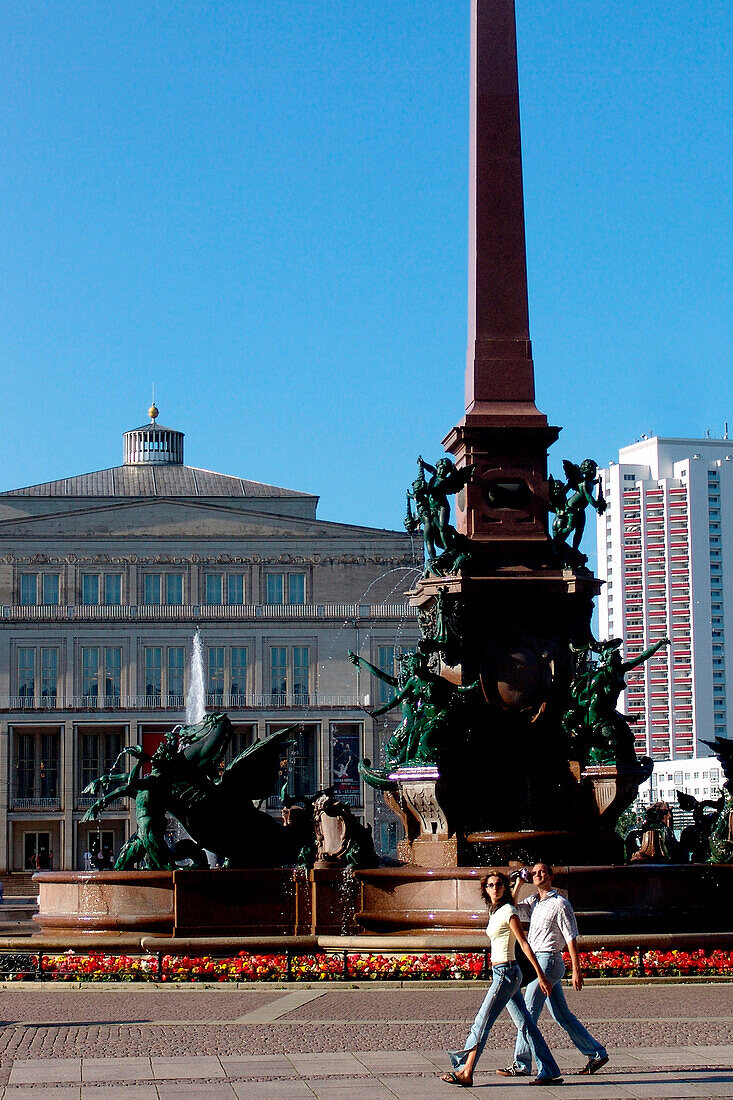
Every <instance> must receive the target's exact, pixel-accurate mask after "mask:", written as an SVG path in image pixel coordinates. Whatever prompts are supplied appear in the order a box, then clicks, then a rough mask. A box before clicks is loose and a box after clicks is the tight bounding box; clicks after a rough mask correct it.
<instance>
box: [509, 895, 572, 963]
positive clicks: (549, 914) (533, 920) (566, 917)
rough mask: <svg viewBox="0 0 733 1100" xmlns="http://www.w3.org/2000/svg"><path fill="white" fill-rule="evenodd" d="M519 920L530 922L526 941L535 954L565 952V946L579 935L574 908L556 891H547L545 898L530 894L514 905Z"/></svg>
mask: <svg viewBox="0 0 733 1100" xmlns="http://www.w3.org/2000/svg"><path fill="white" fill-rule="evenodd" d="M515 905H516V907H517V911H518V913H519V919H520V920H524V921H527V920H528V921H529V932H528V933H527V939H528V940H529V946H530V947H531V948H532V950H533V951H534V953H535V954H537V952H538V951H552V952H555V951H564V950H565V944H566V943H568V941H569V940H574V939H576V938H577V935H578V924H577V921H576V920H575V913H574V912H573V907H572V905H571V904H570V902H569V901H568V900H567V898H564V897H563V896H562V894H558V892H557V890H549V891H548V893H547V894H546V896H545V897H544V898H540V896H539V894H532V895H531V897H528V898H526V899H525V900H524V901H520V902H515Z"/></svg>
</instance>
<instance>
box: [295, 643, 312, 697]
mask: <svg viewBox="0 0 733 1100" xmlns="http://www.w3.org/2000/svg"><path fill="white" fill-rule="evenodd" d="M308 666H309V654H308V646H300V645H297V646H293V695H294V697H295V702H296V703H307V702H308V694H309V688H308V678H309V677H308V673H309V667H308Z"/></svg>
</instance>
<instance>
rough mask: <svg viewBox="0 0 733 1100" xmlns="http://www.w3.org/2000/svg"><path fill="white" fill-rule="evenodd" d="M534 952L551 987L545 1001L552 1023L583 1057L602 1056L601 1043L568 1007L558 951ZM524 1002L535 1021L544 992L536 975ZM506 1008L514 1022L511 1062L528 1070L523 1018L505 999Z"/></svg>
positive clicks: (529, 1060)
mask: <svg viewBox="0 0 733 1100" xmlns="http://www.w3.org/2000/svg"><path fill="white" fill-rule="evenodd" d="M535 954H536V955H537V961H538V963H539V964H540V966H541V967H542V969H543V970H544V972H545V977H546V978H547V980H548V982H549V983H550V985H551V986H552V990H551V992H550V996H549V998H547V1001H548V1008H549V1009H550V1015H551V1016H552V1018H553V1020H554V1021H555V1023H557V1024H559V1025H560V1027H561V1028H563V1030H564V1031H567V1033H568V1035H569V1036H570V1038H571V1039H572V1040H573V1042H574V1043H575V1045H576V1047H577V1048H578V1050H579V1051H580V1052H581V1054H584V1055H585V1056H586V1058H605V1056H606V1048H605V1047H603V1046H601V1044H600V1043H599V1042H598V1041H597V1040H596V1039H594V1038H593V1036H592V1035H591V1034H590V1032H589V1031H586V1029H585V1028H584V1027H583V1025H582V1024H581V1022H580V1020H579V1019H578V1018H577V1016H574V1015H573V1014H572V1012H571V1011H570V1009H569V1008H568V1003H567V1001H566V1000H565V994H564V992H563V988H562V981H561V979H562V977H563V975H564V973H565V963H564V962H563V958H562V952H561V951H557V952H550V951H537V952H535ZM525 1002H526V1005H527V1009H528V1011H529V1014H530V1016H531V1017H532V1019H533V1020H534V1021H535V1023H536V1022H537V1020H538V1019H539V1016H540V1013H541V1012H542V1006H543V1005H544V1003H545V995H544V993H543V992H542V990H541V989H540V986H539V982H538V981H537V979H536V978H535V980H534V981H533V982H530V983H529V985H528V986H527V992H526V996H525ZM507 1007H508V1009H509V1015H510V1016H511V1018H512V1019H513V1020H514V1023H515V1024H516V1025H517V1042H516V1046H515V1047H514V1062H515V1064H516V1065H517V1066H521V1067H522V1069H524V1070H525V1071H526V1072H527V1073H529V1072H530V1071H531V1069H532V1051H531V1050H530V1047H529V1044H528V1043H527V1040H526V1035H525V1029H524V1027H523V1024H524V1018H523V1016H522V1014H521V1012H519V1011H518V1010H517V1008H516V1007H515V1005H514V1003H513V1002H512V1001H510V1002H509V1004H508V1005H507Z"/></svg>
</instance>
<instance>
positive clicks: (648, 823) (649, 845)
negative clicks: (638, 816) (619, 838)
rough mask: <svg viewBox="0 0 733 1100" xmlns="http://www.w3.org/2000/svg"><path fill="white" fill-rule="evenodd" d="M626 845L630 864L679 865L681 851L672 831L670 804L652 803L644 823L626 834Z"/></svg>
mask: <svg viewBox="0 0 733 1100" xmlns="http://www.w3.org/2000/svg"><path fill="white" fill-rule="evenodd" d="M625 845H626V858H627V860H628V861H629V862H630V863H678V862H679V861H680V856H681V850H680V846H679V843H678V842H677V838H676V837H675V835H674V831H673V829H672V808H671V806H670V805H669V803H668V802H654V803H652V805H651V806H649V808H648V809H647V811H646V814H645V815H644V821H643V823H642V824H641V825H640V826H639V827H638V828H636V829H631V830H630V832H628V833H627V834H626V840H625Z"/></svg>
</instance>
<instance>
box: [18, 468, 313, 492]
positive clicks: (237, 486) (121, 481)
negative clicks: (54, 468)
mask: <svg viewBox="0 0 733 1100" xmlns="http://www.w3.org/2000/svg"><path fill="white" fill-rule="evenodd" d="M0 496H5V497H260V498H263V499H266V498H273V497H300V498H310V499H314V494H312V493H299V492H296V491H295V490H294V489H281V488H279V487H278V486H277V485H264V484H263V483H262V482H261V481H246V480H245V479H244V478H242V477H231V476H230V475H229V474H216V473H214V472H213V471H212V470H199V469H197V468H196V467H195V466H179V465H175V464H173V463H171V464H170V465H166V464H161V465H159V466H157V465H152V464H151V465H147V464H146V465H140V466H113V467H111V469H109V470H95V471H94V472H93V473H90V474H79V475H78V476H77V477H62V478H59V480H58V481H45V482H43V483H42V484H40V485H30V486H28V487H27V488H25V489H9V490H7V491H6V492H4V493H0Z"/></svg>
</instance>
